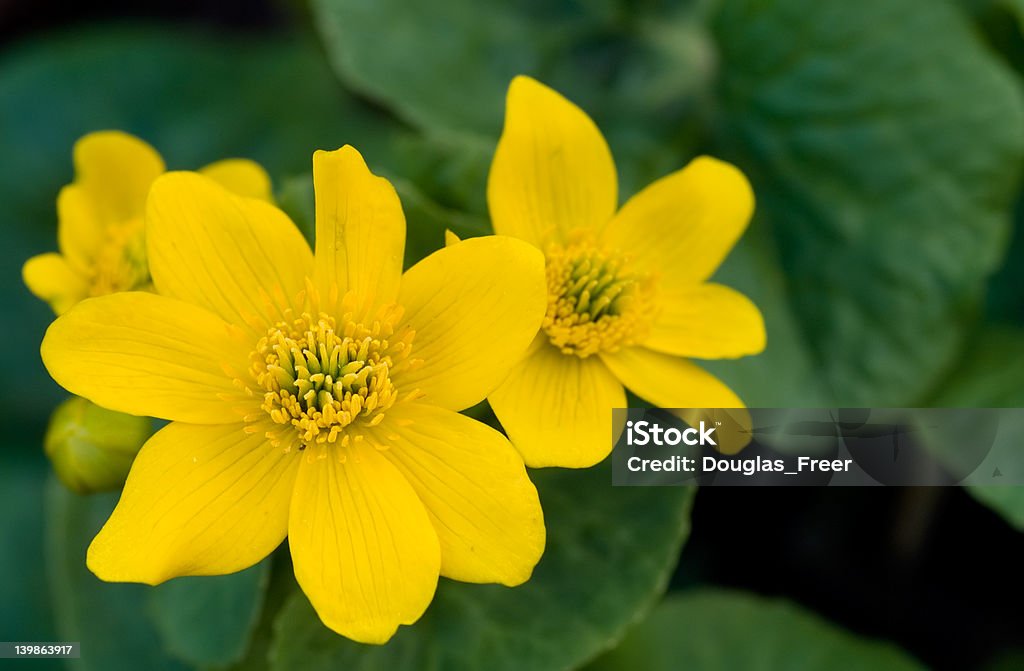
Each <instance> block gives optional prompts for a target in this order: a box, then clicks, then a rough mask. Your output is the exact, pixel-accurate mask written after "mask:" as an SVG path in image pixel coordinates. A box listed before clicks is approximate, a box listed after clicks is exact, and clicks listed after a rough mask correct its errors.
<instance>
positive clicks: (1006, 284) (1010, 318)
mask: <svg viewBox="0 0 1024 671" xmlns="http://www.w3.org/2000/svg"><path fill="white" fill-rule="evenodd" d="M987 308H988V309H987V312H988V316H989V318H990V319H992V320H995V321H1004V322H1010V323H1015V324H1020V325H1024V193H1022V194H1021V195H1020V197H1018V199H1017V206H1016V208H1015V209H1014V218H1013V234H1012V237H1011V238H1010V245H1009V250H1008V251H1007V253H1006V259H1005V260H1004V261H1003V267H1002V268H1000V269H999V272H997V273H996V274H995V275H994V276H993V277H992V280H991V281H990V282H989V285H988V305H987Z"/></svg>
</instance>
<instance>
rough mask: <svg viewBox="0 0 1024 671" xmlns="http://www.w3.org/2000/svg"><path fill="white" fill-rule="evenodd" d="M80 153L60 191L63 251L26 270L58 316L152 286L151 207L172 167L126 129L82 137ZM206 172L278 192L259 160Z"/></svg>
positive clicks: (265, 192)
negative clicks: (156, 184) (154, 190)
mask: <svg viewBox="0 0 1024 671" xmlns="http://www.w3.org/2000/svg"><path fill="white" fill-rule="evenodd" d="M73 159H74V165H75V180H74V182H73V183H71V184H69V185H67V186H65V187H64V188H63V189H62V190H61V192H60V195H59V196H58V197H57V246H58V248H59V249H60V252H59V253H53V252H51V253H47V254H40V255H39V256H34V257H32V258H31V259H29V260H28V261H27V262H26V263H25V267H24V268H23V269H22V275H23V279H24V280H25V284H26V285H27V286H28V288H29V290H30V291H31V292H32V293H33V294H35V295H36V296H37V297H39V298H41V299H42V300H44V301H46V302H47V303H49V304H50V307H52V308H53V311H54V312H55V313H57V314H58V315H59V314H62V313H64V312H66V311H67V310H68V309H69V308H70V307H71V306H72V305H74V304H75V303H77V302H78V301H80V300H82V299H84V298H87V297H89V296H102V295H104V294H110V293H114V292H116V291H131V290H137V289H148V288H149V287H150V286H151V280H150V276H149V268H148V264H147V263H146V241H145V235H144V233H145V230H144V226H143V213H144V210H145V204H146V194H148V193H149V187H150V185H151V184H152V183H153V180H154V179H156V178H157V176H158V175H160V174H162V173H163V172H164V161H163V159H162V158H160V154H158V153H157V152H156V150H155V149H153V148H152V147H151V146H149V145H148V144H146V143H145V142H143V141H142V140H140V139H138V138H136V137H134V136H132V135H128V134H127V133H122V132H120V131H100V132H96V133H90V134H88V135H86V136H84V137H82V138H81V139H80V140H79V141H78V142H76V143H75V147H74V150H73ZM200 172H202V173H203V174H205V175H207V176H208V177H211V178H212V179H215V180H217V181H218V182H220V183H221V184H223V185H224V186H226V187H227V188H229V189H231V190H232V191H234V192H235V193H237V194H239V195H243V196H249V197H253V198H262V199H264V200H269V199H270V178H269V177H267V174H266V172H264V170H263V168H261V167H260V166H259V165H257V164H256V163H253V162H252V161H248V160H245V159H227V160H223V161H218V162H216V163H212V164H210V165H208V166H206V167H205V168H203V169H202V170H201V171H200Z"/></svg>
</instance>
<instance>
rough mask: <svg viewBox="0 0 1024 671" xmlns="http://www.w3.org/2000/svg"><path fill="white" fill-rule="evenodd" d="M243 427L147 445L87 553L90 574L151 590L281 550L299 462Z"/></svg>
mask: <svg viewBox="0 0 1024 671" xmlns="http://www.w3.org/2000/svg"><path fill="white" fill-rule="evenodd" d="M245 428H246V427H245V425H243V424H223V425H218V426H197V425H194V424H179V423H177V422H174V423H172V424H170V425H168V426H166V427H164V428H163V429H161V430H160V431H158V432H157V433H156V435H154V436H153V437H152V438H150V439H149V441H147V442H146V444H145V445H143V446H142V450H140V451H139V454H138V456H137V457H136V458H135V462H134V463H133V464H132V469H131V472H130V473H129V474H128V481H127V482H126V483H125V485H124V492H123V493H122V494H121V500H120V501H118V503H117V507H116V508H115V509H114V512H113V514H112V515H111V516H110V519H109V520H107V523H106V524H105V525H103V528H102V529H101V530H100V532H99V534H97V536H96V538H95V539H93V542H92V545H90V546H89V553H88V556H87V560H86V561H87V563H88V566H89V570H91V571H92V572H93V573H95V574H96V575H97V576H98V577H99V578H101V579H102V580H107V581H112V582H143V583H147V584H150V585H156V584H158V583H161V582H163V581H165V580H169V579H170V578H174V577H177V576H184V575H220V574H224V573H234V572H235V571H241V570H242V569H244V568H247V567H249V566H252V565H253V564H255V563H256V562H258V561H260V560H261V559H263V558H264V557H266V556H267V555H268V554H270V552H272V551H273V550H274V548H276V547H277V546H278V545H280V544H281V541H282V540H284V537H285V533H286V532H287V529H288V502H289V499H290V497H291V493H292V484H293V482H294V481H295V474H296V471H297V470H298V468H297V467H298V463H299V459H301V456H300V453H298V452H293V453H291V454H285V453H284V451H283V450H281V448H275V447H271V446H270V443H269V442H267V440H266V438H265V437H264V435H263V433H264V432H263V431H259V432H256V433H246V432H245V431H244V429H245Z"/></svg>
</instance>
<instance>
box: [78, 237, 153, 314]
mask: <svg viewBox="0 0 1024 671" xmlns="http://www.w3.org/2000/svg"><path fill="white" fill-rule="evenodd" d="M145 233H146V229H145V226H144V225H143V220H142V219H141V218H139V219H130V220H128V221H124V222H120V223H117V224H111V225H109V226H108V227H107V230H106V239H105V240H104V242H103V246H102V247H101V248H100V252H99V254H97V256H96V265H95V274H94V275H93V278H92V285H91V286H90V287H89V295H91V296H104V295H106V294H112V293H115V292H118V291H132V290H134V289H141V288H143V287H145V286H146V285H148V284H149V283H150V276H149V264H148V263H147V260H146V235H145Z"/></svg>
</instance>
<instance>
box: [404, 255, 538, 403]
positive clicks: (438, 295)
mask: <svg viewBox="0 0 1024 671" xmlns="http://www.w3.org/2000/svg"><path fill="white" fill-rule="evenodd" d="M546 292H547V290H546V287H545V279H544V257H543V256H542V255H541V253H540V252H539V251H538V250H537V249H536V248H535V247H532V246H531V245H528V244H527V243H525V242H522V241H520V240H516V239H514V238H508V237H503V236H486V237H481V238H470V239H469V240H464V241H462V242H458V243H455V244H453V245H451V246H449V247H445V248H444V249H440V250H438V251H436V252H434V253H433V254H431V255H430V256H428V257H427V258H425V259H423V260H422V261H420V262H419V263H417V264H416V265H415V266H413V267H412V268H410V269H409V271H408V272H406V273H405V275H404V276H403V277H402V287H401V291H400V293H399V304H401V305H402V306H403V307H404V308H405V309H406V313H405V322H406V323H407V324H409V325H411V326H412V328H413V329H415V331H416V337H415V339H414V340H413V344H412V356H413V358H415V359H422V361H423V364H422V365H421V366H419V367H417V368H412V369H408V370H406V369H400V370H398V371H396V373H395V375H394V376H393V378H394V380H395V384H396V385H398V386H399V388H400V389H401V390H403V393H404V392H406V391H411V390H415V389H419V390H420V391H422V392H424V393H425V394H426V396H425V397H424V399H423V400H424V401H426V402H427V403H430V404H432V405H439V406H441V407H444V408H448V409H450V410H463V409H465V408H468V407H469V406H471V405H474V404H476V403H479V402H480V401H482V400H483V399H484V398H485V397H486V396H487V394H489V393H490V392H491V391H492V390H493V389H494V388H495V387H497V386H498V384H500V383H501V381H502V380H503V379H504V378H505V376H506V375H508V372H509V370H510V369H511V368H512V366H513V365H514V364H515V363H516V361H517V360H518V359H519V358H521V357H522V356H523V354H524V353H525V352H526V348H527V347H528V346H529V344H530V341H531V340H532V339H533V337H534V335H536V333H537V329H539V328H540V322H541V319H542V318H543V316H544V310H545V308H546V303H547V293H546Z"/></svg>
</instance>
